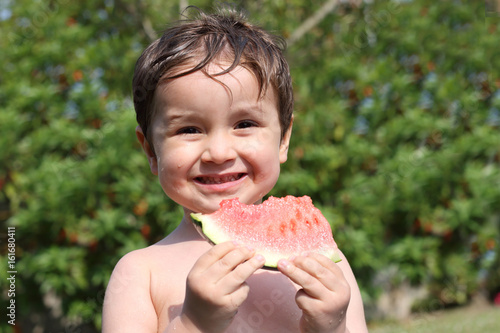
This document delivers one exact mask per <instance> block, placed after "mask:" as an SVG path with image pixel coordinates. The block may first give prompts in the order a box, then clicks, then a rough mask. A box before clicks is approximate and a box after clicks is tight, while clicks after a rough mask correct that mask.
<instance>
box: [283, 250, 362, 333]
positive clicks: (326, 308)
mask: <svg viewBox="0 0 500 333" xmlns="http://www.w3.org/2000/svg"><path fill="white" fill-rule="evenodd" d="M341 257H342V261H341V262H340V263H339V264H335V263H334V262H332V261H331V260H329V259H328V258H326V257H324V256H322V255H319V254H315V253H310V254H307V255H303V256H297V257H296V258H291V259H290V260H281V261H280V262H279V263H278V269H279V270H280V271H281V272H282V273H283V274H285V275H286V276H288V277H289V278H290V279H291V280H292V281H293V282H295V283H297V284H298V285H299V286H301V287H302V289H300V290H299V291H298V292H297V295H296V303H297V305H298V306H299V308H300V309H301V310H302V318H301V320H300V329H301V331H302V332H318V333H319V332H329V333H332V332H336V333H345V332H349V331H350V332H356V333H365V332H368V330H367V327H366V321H365V316H364V310H363V303H362V300H361V295H360V292H359V288H358V285H357V283H356V279H355V277H354V274H353V273H352V270H351V268H350V266H349V263H348V261H347V259H346V258H345V256H344V255H343V254H342V253H341Z"/></svg>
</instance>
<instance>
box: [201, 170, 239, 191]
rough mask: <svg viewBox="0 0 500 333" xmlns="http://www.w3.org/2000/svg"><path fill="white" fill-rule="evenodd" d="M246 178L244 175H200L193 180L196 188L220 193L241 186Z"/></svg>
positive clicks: (237, 173)
mask: <svg viewBox="0 0 500 333" xmlns="http://www.w3.org/2000/svg"><path fill="white" fill-rule="evenodd" d="M246 177H247V174H246V173H242V172H236V173H226V174H208V175H200V176H197V177H195V178H194V179H193V181H194V183H195V184H196V185H197V186H200V187H202V188H204V189H205V190H209V191H214V192H222V191H227V190H229V189H231V188H232V187H234V186H238V185H239V184H241V183H242V182H243V181H244V180H245V179H246Z"/></svg>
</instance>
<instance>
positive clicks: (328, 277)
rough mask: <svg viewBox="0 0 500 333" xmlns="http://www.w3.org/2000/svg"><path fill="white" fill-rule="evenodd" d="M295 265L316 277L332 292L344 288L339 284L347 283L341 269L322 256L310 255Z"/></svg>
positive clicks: (300, 258) (297, 261)
mask: <svg viewBox="0 0 500 333" xmlns="http://www.w3.org/2000/svg"><path fill="white" fill-rule="evenodd" d="M294 264H295V265H296V266H297V267H299V268H300V269H302V270H304V271H305V272H307V273H309V274H310V275H312V276H314V277H315V278H316V279H318V280H319V281H320V282H321V283H322V284H323V285H324V286H325V287H326V288H328V289H329V290H331V291H335V290H337V289H338V288H342V286H339V282H341V281H345V277H344V273H343V272H342V270H341V269H340V267H339V266H338V265H337V264H336V263H334V262H333V261H331V260H330V259H328V258H327V257H325V256H323V255H321V254H318V253H308V254H307V256H305V257H302V256H301V257H298V258H296V259H295V260H294Z"/></svg>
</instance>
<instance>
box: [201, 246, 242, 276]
mask: <svg viewBox="0 0 500 333" xmlns="http://www.w3.org/2000/svg"><path fill="white" fill-rule="evenodd" d="M236 247H237V244H236V243H234V242H232V241H229V242H224V243H220V244H217V245H215V246H213V247H212V248H211V249H210V250H208V251H207V252H205V253H204V254H202V255H201V256H200V258H198V260H197V261H196V263H195V265H194V268H195V269H196V270H197V271H200V272H204V271H206V270H207V269H209V268H210V267H211V266H212V265H213V264H214V263H216V262H217V261H219V260H220V259H221V258H222V257H224V256H225V255H226V254H228V253H229V252H231V251H232V250H234V249H235V248H236Z"/></svg>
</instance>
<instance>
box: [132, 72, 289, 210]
mask: <svg viewBox="0 0 500 333" xmlns="http://www.w3.org/2000/svg"><path fill="white" fill-rule="evenodd" d="M220 70H221V67H220V66H215V65H212V67H211V68H210V69H209V72H211V73H212V72H213V73H217V72H219V71H220ZM215 78H216V79H217V80H219V81H221V82H222V83H224V84H225V85H226V87H224V86H223V85H222V84H221V83H219V82H216V81H215V80H213V79H211V78H209V77H207V76H206V75H204V74H203V73H201V72H199V71H198V72H195V73H193V74H190V75H187V76H184V77H181V78H178V79H175V80H173V81H171V82H169V83H168V84H166V85H163V86H160V87H159V88H158V90H157V92H156V96H155V102H156V111H155V112H156V114H155V116H154V118H153V121H152V124H151V130H152V141H153V142H154V148H155V152H156V158H154V157H153V156H152V154H151V153H148V149H147V147H146V146H147V143H146V142H145V141H144V140H141V141H143V147H145V150H146V153H148V155H150V156H149V161H150V166H151V170H152V172H153V173H154V174H157V175H158V177H159V180H160V184H161V186H162V187H163V190H164V191H165V193H166V194H167V195H168V196H169V197H170V198H171V199H172V200H174V201H175V202H177V203H178V204H180V205H182V206H183V207H184V208H185V209H187V211H188V212H189V211H193V212H201V213H210V212H213V211H215V210H217V209H218V208H219V203H220V201H221V200H222V199H227V198H239V199H240V201H241V202H243V203H246V204H253V203H256V202H259V201H260V200H261V199H262V197H263V196H264V195H266V194H267V193H268V192H269V191H270V190H271V189H272V188H273V186H274V185H275V183H276V181H277V180H278V176H279V173H280V164H281V163H283V162H285V161H286V159H287V152H288V145H289V141H290V133H291V128H290V129H289V130H288V131H287V132H286V135H285V137H284V138H283V139H281V129H280V124H279V119H278V109H277V100H276V96H275V94H274V92H273V89H269V90H268V91H267V93H266V95H265V96H264V98H261V99H258V93H259V90H258V83H257V80H256V78H255V77H254V75H253V74H252V73H251V72H249V71H248V70H246V69H244V68H243V67H237V68H235V69H234V70H233V71H231V72H230V73H228V74H224V75H222V76H216V77H215ZM290 127H291V126H290ZM139 139H140V138H139ZM145 145H146V146H145Z"/></svg>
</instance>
